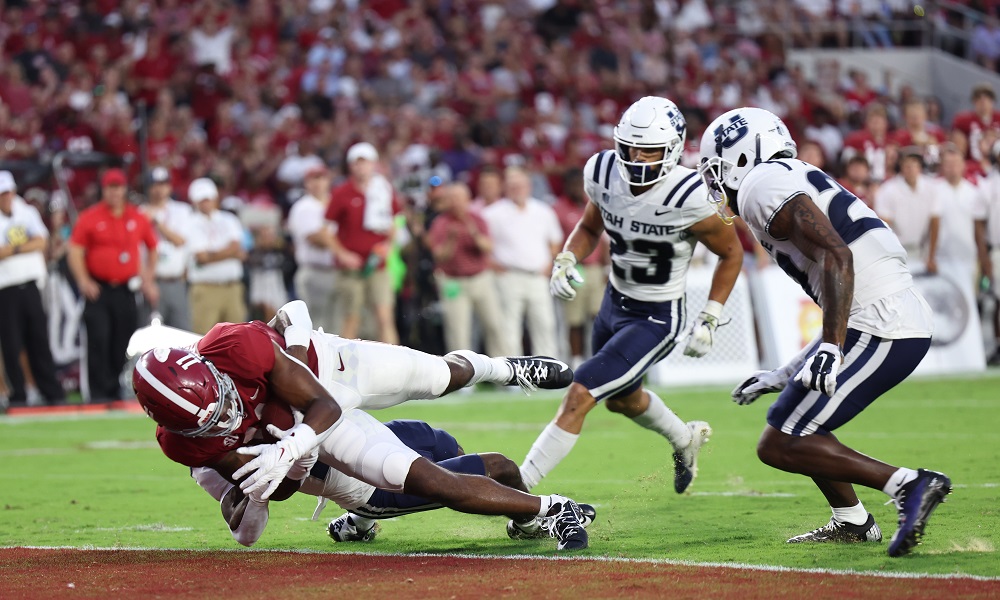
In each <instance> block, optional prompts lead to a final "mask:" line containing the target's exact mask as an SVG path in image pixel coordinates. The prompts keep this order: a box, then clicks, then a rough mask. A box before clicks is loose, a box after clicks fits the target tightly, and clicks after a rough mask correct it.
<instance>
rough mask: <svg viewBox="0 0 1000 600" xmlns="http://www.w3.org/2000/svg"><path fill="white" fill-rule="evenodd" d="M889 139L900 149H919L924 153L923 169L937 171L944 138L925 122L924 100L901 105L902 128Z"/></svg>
mask: <svg viewBox="0 0 1000 600" xmlns="http://www.w3.org/2000/svg"><path fill="white" fill-rule="evenodd" d="M890 139H891V140H892V143H894V144H896V145H897V146H899V147H901V148H902V147H906V146H916V147H917V148H920V149H921V150H922V151H923V153H924V166H925V168H926V169H927V170H928V171H937V166H938V163H939V162H941V144H943V143H944V142H945V140H946V137H945V135H944V132H943V131H941V128H940V127H937V126H936V125H930V124H929V123H928V122H927V103H926V102H925V101H924V100H921V99H920V98H911V99H909V100H907V101H906V102H905V103H904V104H903V127H901V128H899V129H897V130H896V131H893V132H892V135H891V136H890Z"/></svg>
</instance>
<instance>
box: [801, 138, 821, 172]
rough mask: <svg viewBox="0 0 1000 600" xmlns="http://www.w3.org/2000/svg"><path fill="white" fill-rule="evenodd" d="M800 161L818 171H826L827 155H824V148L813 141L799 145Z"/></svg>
mask: <svg viewBox="0 0 1000 600" xmlns="http://www.w3.org/2000/svg"><path fill="white" fill-rule="evenodd" d="M798 159H799V160H801V161H802V162H807V163H809V164H811V165H812V166H814V167H816V168H817V169H826V155H825V154H824V153H823V147H822V146H820V145H819V144H818V143H817V142H814V141H812V140H805V141H803V142H802V143H801V144H799V149H798Z"/></svg>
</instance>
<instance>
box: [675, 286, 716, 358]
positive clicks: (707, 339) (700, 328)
mask: <svg viewBox="0 0 1000 600" xmlns="http://www.w3.org/2000/svg"><path fill="white" fill-rule="evenodd" d="M721 316H722V305H721V304H719V303H718V302H716V301H715V300H709V301H708V302H706V303H705V308H704V310H702V311H701V312H700V313H698V318H697V319H696V320H695V322H694V325H692V326H691V334H690V336H688V343H687V347H686V348H684V356H693V357H695V358H701V357H702V356H705V355H706V354H708V351H709V350H711V349H712V341H713V339H714V338H715V330H716V329H718V327H719V318H720V317H721Z"/></svg>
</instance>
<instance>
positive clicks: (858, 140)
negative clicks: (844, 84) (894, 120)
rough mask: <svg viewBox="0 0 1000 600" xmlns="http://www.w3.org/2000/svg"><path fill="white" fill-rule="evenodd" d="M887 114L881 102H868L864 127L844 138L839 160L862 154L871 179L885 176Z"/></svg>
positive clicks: (845, 160) (887, 131)
mask: <svg viewBox="0 0 1000 600" xmlns="http://www.w3.org/2000/svg"><path fill="white" fill-rule="evenodd" d="M888 133H889V116H888V114H887V113H886V110H885V107H884V106H882V105H881V104H877V103H875V104H870V105H868V108H867V110H865V128H864V129H860V130H858V131H853V132H851V133H849V134H848V135H847V137H845V138H844V150H843V151H842V153H841V160H842V161H844V162H847V161H849V160H850V159H851V158H852V157H854V156H858V155H861V156H864V157H865V158H866V159H868V164H869V166H870V167H871V177H872V180H873V181H882V180H883V179H885V178H886V150H885V149H886V145H887V144H888V141H889V136H888Z"/></svg>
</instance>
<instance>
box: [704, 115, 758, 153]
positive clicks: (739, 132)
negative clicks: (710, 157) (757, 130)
mask: <svg viewBox="0 0 1000 600" xmlns="http://www.w3.org/2000/svg"><path fill="white" fill-rule="evenodd" d="M749 132H750V127H749V126H748V125H747V121H746V119H744V118H743V116H742V115H733V116H732V117H729V125H726V126H725V127H723V126H722V125H719V126H718V127H716V128H715V131H714V132H713V133H714V134H715V153H716V154H717V155H718V156H722V149H723V148H732V147H733V145H734V144H736V142H738V141H740V140H742V139H743V138H744V137H746V135H747V134H748V133H749Z"/></svg>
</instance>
